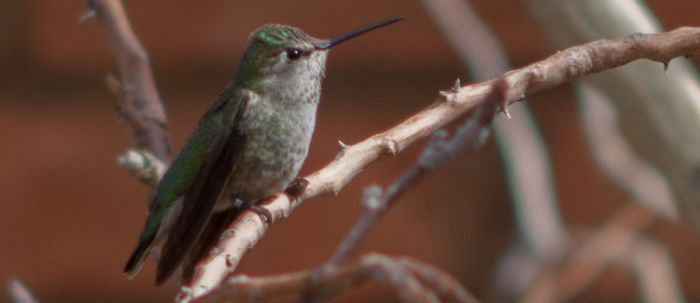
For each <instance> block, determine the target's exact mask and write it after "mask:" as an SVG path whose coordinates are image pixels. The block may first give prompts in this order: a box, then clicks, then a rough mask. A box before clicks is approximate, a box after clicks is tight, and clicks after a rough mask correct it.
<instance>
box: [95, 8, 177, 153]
mask: <svg viewBox="0 0 700 303" xmlns="http://www.w3.org/2000/svg"><path fill="white" fill-rule="evenodd" d="M86 3H87V5H88V7H89V8H90V11H89V12H88V13H86V14H85V15H83V16H84V17H83V18H81V20H83V19H85V18H86V17H85V16H88V17H92V16H94V17H95V18H97V22H99V24H100V26H101V28H102V30H103V32H104V34H105V36H106V37H107V40H108V41H109V43H110V45H111V48H112V51H113V52H114V56H115V57H116V59H117V63H118V68H119V78H120V79H119V80H117V79H116V78H114V77H108V78H107V85H108V87H109V88H110V90H111V91H112V92H113V93H115V94H116V95H117V97H118V98H119V101H118V105H117V109H118V112H119V114H120V115H121V116H122V117H123V118H124V120H126V121H127V122H128V123H129V125H130V126H131V131H132V137H133V139H134V145H135V146H136V147H137V148H139V149H143V150H148V151H150V152H151V153H152V154H154V155H155V156H157V157H158V158H160V159H163V160H165V161H167V160H168V159H169V155H170V140H169V136H168V131H167V118H166V115H165V110H164V108H163V104H162V103H161V101H160V96H159V95H158V90H157V89H156V86H155V81H154V80H153V73H152V72H151V68H150V66H149V63H148V55H147V54H146V51H145V50H144V48H143V47H142V46H141V43H139V41H138V39H137V38H136V35H135V34H134V32H133V31H132V29H131V26H130V25H129V21H128V19H127V17H126V12H125V11H124V8H123V7H122V4H121V1H119V0H87V1H86Z"/></svg>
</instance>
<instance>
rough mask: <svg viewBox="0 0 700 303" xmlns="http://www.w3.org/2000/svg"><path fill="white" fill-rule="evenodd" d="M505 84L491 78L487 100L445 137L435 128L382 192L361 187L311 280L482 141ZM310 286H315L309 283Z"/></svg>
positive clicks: (316, 296) (314, 295)
mask: <svg viewBox="0 0 700 303" xmlns="http://www.w3.org/2000/svg"><path fill="white" fill-rule="evenodd" d="M505 85H506V84H505V82H504V81H498V82H495V83H494V87H493V88H492V90H491V93H490V94H489V95H488V96H487V99H488V100H487V101H485V102H484V103H482V104H481V105H480V106H479V107H478V108H477V109H476V110H475V111H474V113H473V114H472V115H470V116H469V117H468V118H466V119H465V121H464V123H463V124H462V125H461V126H460V127H458V128H457V130H456V131H455V134H454V135H453V136H452V138H450V139H449V140H447V139H445V137H446V136H447V133H446V132H444V131H436V132H435V133H434V134H433V138H432V140H431V141H430V143H429V144H428V146H427V147H426V148H425V149H424V150H423V152H422V153H421V154H420V155H419V156H418V159H417V160H416V162H414V163H413V165H411V166H409V167H408V168H407V169H406V170H405V171H404V172H403V173H402V174H401V175H400V176H399V177H398V178H397V179H396V180H394V181H393V182H392V183H391V184H390V185H389V186H388V187H387V189H386V191H385V192H382V189H381V188H380V187H379V186H370V187H367V188H365V190H364V195H363V199H362V202H363V205H364V208H365V211H364V212H363V213H362V214H361V215H360V217H359V218H358V219H357V221H355V224H354V225H353V227H352V228H351V229H350V230H349V231H348V233H347V235H346V236H345V238H344V239H343V240H342V241H341V242H340V244H339V245H338V247H337V248H336V250H335V252H334V253H333V255H331V257H330V258H329V259H328V260H327V261H326V263H325V264H324V265H322V266H321V267H320V268H319V269H318V270H317V271H316V274H315V275H316V276H318V277H317V278H316V279H315V280H322V277H321V276H323V275H325V274H326V269H327V268H329V267H333V266H335V265H338V264H340V263H342V262H345V261H346V260H347V259H348V257H349V256H350V255H351V254H352V253H353V252H354V251H355V249H356V248H357V246H358V245H359V244H360V242H361V241H362V240H363V239H364V238H365V237H366V236H367V234H369V231H370V229H371V228H372V227H373V226H374V225H375V224H376V223H377V222H378V221H379V219H380V218H381V217H382V216H383V215H384V214H386V213H387V212H388V211H389V208H390V207H391V206H392V205H394V204H396V202H397V201H398V198H399V197H400V196H401V195H403V194H404V193H405V192H407V191H408V190H410V189H411V188H412V187H414V186H415V185H416V184H418V182H420V181H421V180H422V179H423V177H425V175H427V174H428V173H430V172H432V171H433V170H435V169H436V168H438V167H439V166H442V165H445V164H446V163H447V162H449V161H450V160H452V159H454V158H457V157H459V156H460V155H462V154H465V153H466V152H467V151H473V150H476V149H477V148H479V147H480V146H481V145H483V143H484V142H486V139H487V138H488V135H489V133H490V130H491V122H492V121H493V118H494V116H495V114H496V112H497V109H498V108H501V107H502V106H503V105H504V103H503V101H504V100H503V99H502V98H503V97H504V96H505V92H506V90H507V87H506V86H505ZM312 289H319V288H315V287H313V288H312ZM322 291H323V289H319V290H318V291H316V292H314V291H311V290H310V291H308V292H307V294H306V295H305V296H304V298H303V299H302V302H318V301H320V299H321V298H322V297H323V296H322V294H321V293H320V292H322Z"/></svg>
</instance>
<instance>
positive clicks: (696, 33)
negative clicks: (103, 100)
mask: <svg viewBox="0 0 700 303" xmlns="http://www.w3.org/2000/svg"><path fill="white" fill-rule="evenodd" d="M88 3H89V5H90V7H91V8H92V9H93V10H94V11H95V12H96V16H97V19H98V21H99V22H100V24H101V25H102V27H103V28H104V30H105V34H106V35H107V37H108V40H109V41H110V42H111V43H112V47H113V49H114V51H115V55H116V56H117V59H118V62H119V66H120V74H121V75H122V83H121V86H120V87H121V88H122V89H123V92H124V96H125V97H124V100H125V101H124V102H122V103H121V108H122V109H121V111H122V113H125V115H126V116H127V120H128V121H129V122H130V123H131V125H132V128H133V129H134V137H135V138H136V141H137V146H147V148H146V149H148V150H151V151H152V152H153V153H154V154H155V155H157V156H158V157H161V158H164V157H162V155H167V154H168V142H167V135H165V114H164V111H163V109H162V107H161V106H160V103H159V102H157V105H154V103H153V102H151V101H150V100H158V95H157V91H156V90H155V85H154V84H153V78H152V76H151V73H150V69H149V68H148V64H147V58H146V55H145V52H144V51H143V49H142V48H141V47H140V45H139V44H138V41H137V40H136V37H135V36H134V35H133V32H132V31H131V29H130V28H129V26H128V21H127V20H126V16H125V14H124V11H123V9H122V7H121V6H120V4H119V1H117V0H91V1H88ZM698 51H700V28H692V27H683V28H679V29H676V30H674V31H670V32H666V33H661V34H651V35H645V34H636V35H632V36H629V37H626V38H620V39H613V40H599V41H595V42H591V43H588V44H585V45H581V46H576V47H572V48H569V49H566V50H564V51H561V52H558V53H557V54H555V55H553V56H551V57H549V58H547V59H545V60H543V61H540V62H537V63H534V64H531V65H529V66H526V67H524V68H521V69H517V70H514V71H511V72H508V73H506V74H505V75H504V76H502V79H503V81H505V82H506V83H507V84H508V87H509V89H508V91H507V92H506V94H505V97H504V99H505V101H506V103H512V102H516V101H518V100H521V99H523V98H524V97H526V96H527V95H530V94H532V93H534V92H537V91H539V90H542V89H546V88H550V87H554V86H557V85H560V84H562V83H564V82H566V81H569V80H572V79H575V78H577V77H581V76H583V75H586V74H591V73H597V72H601V71H603V70H606V69H611V68H614V67H617V66H620V65H623V64H626V63H628V62H630V61H633V60H638V59H649V60H653V61H658V62H661V63H663V64H667V63H668V62H669V61H670V60H671V59H672V58H675V57H678V56H684V55H690V54H693V53H697V52H698ZM494 81H495V80H491V81H485V82H481V83H476V84H472V85H467V86H463V87H460V88H458V89H455V90H453V91H443V92H441V95H440V96H439V97H438V99H437V100H436V102H434V104H433V105H431V106H429V107H428V108H426V109H425V110H423V111H421V112H419V113H418V114H416V115H414V116H413V117H411V118H409V119H407V120H406V121H404V122H402V123H400V124H399V125H397V126H395V127H394V128H392V129H389V130H387V131H385V132H382V133H379V134H377V135H374V136H372V137H370V138H368V139H366V140H364V141H362V142H359V143H357V144H354V145H351V146H348V147H347V148H344V149H343V151H342V152H341V153H340V154H339V155H338V157H336V159H335V160H334V161H333V162H331V163H330V164H328V165H327V166H326V167H324V168H323V169H321V170H319V171H317V172H315V173H313V174H311V175H310V176H308V177H307V178H306V179H307V180H308V181H309V184H308V186H307V188H306V190H305V191H304V192H303V194H302V195H301V197H299V198H298V199H295V200H293V201H290V200H289V199H288V198H287V196H286V195H282V194H280V195H277V197H276V198H275V199H271V200H268V201H266V202H265V203H264V205H262V206H263V207H265V208H267V209H268V210H269V211H270V213H271V214H272V217H273V221H277V220H280V219H282V218H285V217H287V216H288V215H289V213H290V212H291V211H292V210H293V209H294V208H296V207H297V206H298V205H299V204H301V203H302V202H303V201H305V200H308V199H310V198H313V197H316V196H318V195H321V194H334V193H338V192H339V191H340V190H341V189H342V188H343V187H344V186H345V185H346V184H347V183H348V182H350V180H352V178H354V176H355V175H357V174H358V173H359V172H360V171H361V170H362V169H363V168H364V167H366V166H368V165H369V164H371V163H373V162H375V161H377V160H379V159H381V158H385V157H386V156H393V155H395V154H397V153H399V152H401V151H402V150H403V149H405V148H406V147H407V146H409V145H410V144H412V143H414V142H415V141H416V140H418V139H420V138H423V137H426V136H428V135H429V134H430V133H432V132H434V131H435V130H437V129H439V128H441V127H442V126H444V125H445V124H447V123H449V122H451V121H453V120H455V119H456V118H457V117H459V116H460V115H462V114H463V113H464V112H466V111H468V110H470V109H472V108H474V107H475V106H476V105H478V104H479V102H482V101H483V99H484V96H485V95H486V94H487V93H488V91H489V88H490V87H491V86H492V85H493V84H494ZM149 87H150V88H149ZM144 96H146V97H144ZM131 110H135V113H133V114H132V113H131ZM140 113H144V115H141V114H140ZM132 117H138V118H134V119H133V121H132ZM141 155H147V154H145V153H141ZM152 162H153V161H152ZM151 164H155V165H161V166H162V165H163V163H160V162H158V161H156V162H154V163H151ZM229 229H230V230H231V231H233V232H229V233H227V234H235V235H236V236H235V237H229V238H224V239H222V240H221V241H220V243H219V244H218V245H217V247H215V248H214V249H215V250H214V251H217V252H218V253H216V254H212V255H211V256H210V257H209V258H207V259H205V260H202V262H201V263H200V264H199V265H198V269H197V272H196V274H195V277H194V278H193V279H192V282H191V283H190V285H187V286H186V287H183V293H181V298H188V297H191V296H194V297H196V296H200V295H202V294H204V293H206V292H207V291H208V290H210V289H212V288H213V287H215V286H217V285H218V284H219V283H220V282H221V281H222V280H223V278H224V277H225V276H226V275H227V274H228V273H230V272H232V271H233V270H234V269H235V267H236V266H237V263H238V261H239V260H240V258H241V257H242V256H243V255H244V254H245V252H246V251H247V250H248V249H249V248H251V247H252V246H254V244H255V243H257V241H258V240H259V239H260V238H262V236H263V235H264V234H265V231H266V230H267V225H266V224H264V223H263V222H262V221H261V220H260V219H259V217H258V216H257V215H255V214H253V213H251V212H245V213H243V214H242V215H241V216H239V217H238V218H237V219H236V220H235V221H234V222H233V223H232V224H231V226H230V227H229Z"/></svg>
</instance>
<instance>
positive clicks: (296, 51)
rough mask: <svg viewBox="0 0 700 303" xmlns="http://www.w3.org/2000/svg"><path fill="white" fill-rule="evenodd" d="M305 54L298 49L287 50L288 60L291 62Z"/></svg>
mask: <svg viewBox="0 0 700 303" xmlns="http://www.w3.org/2000/svg"><path fill="white" fill-rule="evenodd" d="M303 54H304V53H303V52H302V51H301V50H299V49H297V48H290V49H288V50H287V58H289V60H296V59H299V58H301V56H302V55H303Z"/></svg>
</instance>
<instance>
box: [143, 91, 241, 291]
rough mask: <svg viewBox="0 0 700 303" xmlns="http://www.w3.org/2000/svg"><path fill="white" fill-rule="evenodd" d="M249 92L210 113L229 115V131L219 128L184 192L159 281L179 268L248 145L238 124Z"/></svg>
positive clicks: (160, 282)
mask: <svg viewBox="0 0 700 303" xmlns="http://www.w3.org/2000/svg"><path fill="white" fill-rule="evenodd" d="M251 96H253V95H252V94H251V93H250V92H243V93H241V94H238V95H236V96H233V98H230V99H229V100H228V102H230V103H231V104H226V105H222V106H221V108H222V109H226V108H229V107H232V106H235V107H236V109H235V110H231V109H228V110H222V111H221V112H215V113H208V114H215V115H221V116H223V117H222V118H223V119H230V120H229V121H228V122H225V123H224V124H229V126H227V127H220V128H219V129H224V130H228V131H220V132H218V133H217V134H216V135H215V137H214V138H213V139H212V145H211V147H210V149H209V151H208V153H207V155H206V158H205V159H204V161H203V163H202V165H201V168H200V169H199V172H198V174H197V177H196V178H195V179H194V182H193V183H192V186H191V187H190V188H189V190H188V191H187V193H186V194H185V197H184V201H183V204H182V210H181V212H180V214H179V216H178V218H177V220H176V221H175V224H174V225H173V227H172V229H171V230H170V232H169V233H168V239H167V241H166V242H165V245H164V246H163V249H162V251H161V258H160V260H159V262H158V269H157V273H156V284H157V285H160V284H162V283H163V282H165V280H167V279H168V277H170V276H171V275H172V274H173V272H175V270H176V269H177V268H178V266H179V265H180V263H181V262H182V260H183V259H184V257H185V256H186V255H187V254H188V253H189V252H190V250H191V249H192V247H193V246H194V245H195V243H196V242H197V241H198V238H199V237H200V235H201V234H202V231H203V230H204V228H205V226H206V225H207V222H208V221H209V218H210V217H211V215H212V213H213V211H214V207H215V206H216V204H217V201H218V200H219V198H220V196H221V194H222V193H223V192H224V187H225V186H226V184H227V183H228V179H229V176H230V175H231V172H232V171H233V170H234V169H235V167H236V166H237V162H238V161H239V159H240V158H241V155H242V154H243V153H242V150H243V149H244V147H245V141H246V135H245V133H244V130H243V129H242V128H241V127H239V125H240V123H239V122H240V121H241V120H242V115H243V114H244V113H245V112H246V107H247V106H248V103H249V100H250V99H251Z"/></svg>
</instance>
